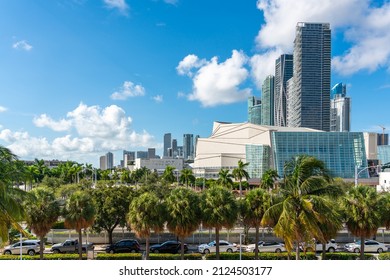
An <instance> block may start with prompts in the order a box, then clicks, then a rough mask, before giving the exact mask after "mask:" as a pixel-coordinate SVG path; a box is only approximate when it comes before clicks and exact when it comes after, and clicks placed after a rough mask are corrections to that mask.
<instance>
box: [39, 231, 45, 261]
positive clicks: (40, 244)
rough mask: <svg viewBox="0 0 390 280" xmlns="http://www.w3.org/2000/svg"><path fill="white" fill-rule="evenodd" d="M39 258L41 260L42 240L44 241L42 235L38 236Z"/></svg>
mask: <svg viewBox="0 0 390 280" xmlns="http://www.w3.org/2000/svg"><path fill="white" fill-rule="evenodd" d="M39 241H40V242H39V259H40V260H43V242H44V237H43V236H40V237H39Z"/></svg>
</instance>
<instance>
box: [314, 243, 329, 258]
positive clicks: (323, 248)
mask: <svg viewBox="0 0 390 280" xmlns="http://www.w3.org/2000/svg"><path fill="white" fill-rule="evenodd" d="M315 246H316V244H314V248H315ZM314 250H315V249H314ZM325 254H326V243H324V242H322V253H321V259H322V260H325V258H326V257H325Z"/></svg>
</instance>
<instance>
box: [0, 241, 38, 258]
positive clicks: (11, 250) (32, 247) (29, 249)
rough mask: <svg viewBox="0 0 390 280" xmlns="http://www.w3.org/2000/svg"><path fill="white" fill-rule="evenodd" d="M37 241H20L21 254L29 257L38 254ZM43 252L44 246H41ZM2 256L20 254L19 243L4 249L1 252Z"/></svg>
mask: <svg viewBox="0 0 390 280" xmlns="http://www.w3.org/2000/svg"><path fill="white" fill-rule="evenodd" d="M39 244H40V241H39V240H25V241H22V254H24V255H25V254H28V255H30V256H34V255H35V254H36V253H38V252H39V249H40V247H39ZM43 250H45V246H43ZM3 254H4V255H18V254H20V242H16V243H14V244H11V245H9V246H6V247H4V250H3Z"/></svg>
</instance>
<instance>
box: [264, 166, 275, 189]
mask: <svg viewBox="0 0 390 280" xmlns="http://www.w3.org/2000/svg"><path fill="white" fill-rule="evenodd" d="M278 178H279V175H278V172H277V171H276V170H275V169H268V170H266V171H265V172H264V173H263V175H262V176H261V184H260V186H261V187H262V188H263V189H265V190H272V189H273V188H274V185H275V181H276V180H277V179H278Z"/></svg>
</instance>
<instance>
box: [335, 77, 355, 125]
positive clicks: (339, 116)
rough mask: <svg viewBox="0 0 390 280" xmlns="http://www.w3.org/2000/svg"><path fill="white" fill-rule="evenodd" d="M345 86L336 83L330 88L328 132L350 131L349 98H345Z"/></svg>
mask: <svg viewBox="0 0 390 280" xmlns="http://www.w3.org/2000/svg"><path fill="white" fill-rule="evenodd" d="M346 88H347V87H346V85H345V84H343V83H338V84H336V85H335V86H334V87H333V88H332V99H331V100H330V131H336V132H337V131H338V132H348V131H350V130H351V98H350V97H347V96H346V94H347V89H346Z"/></svg>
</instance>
